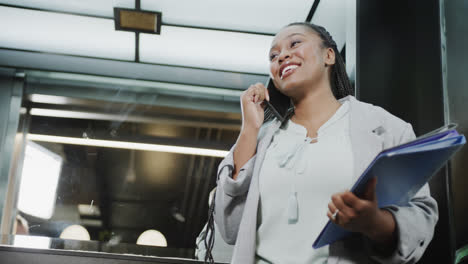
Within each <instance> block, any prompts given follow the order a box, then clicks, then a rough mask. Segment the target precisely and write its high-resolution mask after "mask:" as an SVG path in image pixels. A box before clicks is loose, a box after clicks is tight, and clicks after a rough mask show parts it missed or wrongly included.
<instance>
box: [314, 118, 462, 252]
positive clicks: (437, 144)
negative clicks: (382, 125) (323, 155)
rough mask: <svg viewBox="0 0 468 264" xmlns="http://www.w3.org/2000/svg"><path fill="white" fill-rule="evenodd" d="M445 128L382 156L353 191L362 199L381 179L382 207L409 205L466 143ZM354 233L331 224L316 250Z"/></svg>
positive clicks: (378, 195)
mask: <svg viewBox="0 0 468 264" xmlns="http://www.w3.org/2000/svg"><path fill="white" fill-rule="evenodd" d="M450 126H452V125H449V126H448V127H442V128H440V129H437V130H434V131H432V132H430V133H428V134H426V135H423V136H421V137H419V138H417V139H415V140H413V141H410V142H408V143H405V144H403V145H399V146H396V147H393V148H390V149H386V150H384V151H382V152H381V153H379V154H378V155H377V157H376V158H375V159H374V160H373V161H372V162H371V164H370V165H369V166H368V167H367V169H366V170H365V171H364V173H363V174H362V175H361V176H360V177H359V179H358V180H357V181H356V183H355V184H354V185H353V187H352V188H351V191H352V192H353V193H354V194H356V195H357V196H360V195H361V194H362V193H363V192H364V190H365V187H366V184H367V182H368V181H369V180H370V179H371V178H373V177H376V178H377V186H376V194H377V200H378V206H379V208H383V207H386V206H389V205H397V206H401V205H405V204H407V203H408V202H409V201H410V199H411V198H412V197H413V196H414V195H415V194H416V193H417V192H418V191H419V190H420V189H421V188H422V187H423V186H424V184H426V183H427V182H428V181H429V180H430V179H431V177H432V176H433V175H434V174H435V173H436V172H437V171H438V170H439V169H440V168H441V167H442V166H444V164H445V163H446V162H447V160H449V159H450V158H451V157H452V155H453V154H455V152H457V151H458V149H460V147H462V146H463V144H465V142H466V139H465V137H464V136H463V135H459V134H458V132H457V131H456V130H455V129H454V128H451V127H450ZM350 234H351V232H349V231H347V230H345V229H343V228H341V227H340V226H338V225H335V224H334V223H332V222H331V221H328V223H327V224H326V225H325V227H324V228H323V230H322V232H321V233H320V234H319V236H318V237H317V239H316V240H315V242H314V243H313V245H312V247H313V248H320V247H323V246H325V245H328V244H330V243H333V242H335V241H337V240H340V239H342V238H345V237H346V236H348V235H350Z"/></svg>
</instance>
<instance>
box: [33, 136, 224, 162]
mask: <svg viewBox="0 0 468 264" xmlns="http://www.w3.org/2000/svg"><path fill="white" fill-rule="evenodd" d="M27 138H28V140H32V141H42V142H51V143H60V144H71V145H82V146H95V147H104V148H120V149H136V150H145V151H158V152H169V153H179V154H189V155H200V156H212V157H225V156H226V155H227V154H228V151H226V150H217V149H206V148H195V147H182V146H171V145H162V144H148V143H138V142H127V141H116V140H102V139H90V138H77V137H61V136H51V135H41V134H28V136H27Z"/></svg>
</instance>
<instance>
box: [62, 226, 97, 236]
mask: <svg viewBox="0 0 468 264" xmlns="http://www.w3.org/2000/svg"><path fill="white" fill-rule="evenodd" d="M60 238H61V239H74V240H91V237H90V236H89V233H88V230H86V228H84V227H83V226H81V225H71V226H67V227H66V228H65V229H64V230H63V231H62V233H61V234H60Z"/></svg>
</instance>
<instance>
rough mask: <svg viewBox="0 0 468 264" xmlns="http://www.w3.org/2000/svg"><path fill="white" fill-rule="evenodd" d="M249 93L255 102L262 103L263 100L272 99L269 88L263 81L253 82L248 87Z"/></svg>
mask: <svg viewBox="0 0 468 264" xmlns="http://www.w3.org/2000/svg"><path fill="white" fill-rule="evenodd" d="M247 95H248V96H249V97H250V98H251V99H252V102H253V103H261V102H263V100H265V99H266V100H270V97H269V95H268V90H267V88H266V87H265V85H263V84H262V83H256V84H253V85H251V86H250V87H249V89H247Z"/></svg>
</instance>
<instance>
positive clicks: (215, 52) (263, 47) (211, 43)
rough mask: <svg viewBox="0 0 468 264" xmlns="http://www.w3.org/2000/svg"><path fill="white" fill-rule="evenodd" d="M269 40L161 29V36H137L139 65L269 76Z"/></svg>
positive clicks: (189, 30) (185, 29)
mask: <svg viewBox="0 0 468 264" xmlns="http://www.w3.org/2000/svg"><path fill="white" fill-rule="evenodd" d="M272 39H273V37H270V36H263V35H255V34H245V33H233V32H225V31H217V30H204V29H191V28H183V27H171V26H163V27H162V28H161V35H153V34H140V61H142V62H150V63H163V64H170V65H183V66H192V67H201V68H210V69H221V70H227V71H240V72H250V73H262V74H268V73H269V62H268V51H269V50H270V45H271V41H272Z"/></svg>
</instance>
